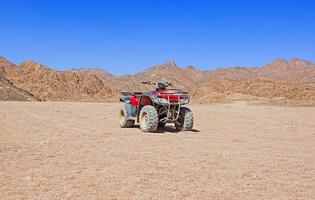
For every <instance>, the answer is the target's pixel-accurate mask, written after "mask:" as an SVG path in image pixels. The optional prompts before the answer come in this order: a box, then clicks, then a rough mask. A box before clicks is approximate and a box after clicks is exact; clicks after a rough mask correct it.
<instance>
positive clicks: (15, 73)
mask: <svg viewBox="0 0 315 200" xmlns="http://www.w3.org/2000/svg"><path fill="white" fill-rule="evenodd" d="M6 77H7V78H8V79H9V80H10V81H11V82H12V83H13V84H14V85H15V86H16V87H19V88H21V89H23V90H26V91H28V92H29V93H31V94H33V95H34V96H35V97H37V98H38V99H41V100H53V101H60V100H61V101H102V100H105V99H106V98H108V97H110V96H111V95H112V94H111V90H110V89H109V88H106V87H105V86H104V84H103V83H102V81H101V80H100V79H98V78H97V77H96V76H94V75H88V74H80V73H77V72H57V71H54V70H51V69H49V68H47V67H45V66H43V65H40V64H37V63H35V62H32V61H29V62H24V63H22V64H21V65H20V66H19V67H16V68H14V69H13V70H10V71H8V72H7V75H6Z"/></svg>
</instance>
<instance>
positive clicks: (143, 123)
mask: <svg viewBox="0 0 315 200" xmlns="http://www.w3.org/2000/svg"><path fill="white" fill-rule="evenodd" d="M139 122H140V129H141V130H142V131H144V132H155V131H156V130H157V127H158V123H159V117H158V113H157V111H156V109H155V107H153V106H151V105H147V106H144V107H142V109H141V111H140V115H139Z"/></svg>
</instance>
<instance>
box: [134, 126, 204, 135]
mask: <svg viewBox="0 0 315 200" xmlns="http://www.w3.org/2000/svg"><path fill="white" fill-rule="evenodd" d="M129 128H140V125H139V124H136V125H134V126H132V127H129ZM180 132H182V131H179V130H177V129H176V128H175V127H174V126H171V125H166V126H164V127H160V128H158V129H157V130H156V131H155V132H154V133H180ZM185 132H188V133H189V132H193V133H199V132H201V131H200V130H198V129H194V128H193V129H191V130H189V131H185Z"/></svg>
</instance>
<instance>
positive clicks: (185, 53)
mask: <svg viewBox="0 0 315 200" xmlns="http://www.w3.org/2000/svg"><path fill="white" fill-rule="evenodd" d="M0 8H1V12H0V55H1V56H4V57H6V58H7V59H9V60H10V61H12V62H14V63H16V64H19V63H21V62H22V61H25V60H35V61H37V62H39V63H42V64H44V65H47V66H49V67H51V68H54V69H57V70H67V69H70V68H72V67H102V68H104V69H105V70H107V71H108V72H110V73H113V74H115V75H122V74H133V73H136V72H139V71H142V70H144V69H146V68H148V67H150V66H152V65H156V64H162V63H164V62H165V61H167V60H173V61H175V62H176V63H177V64H178V65H180V66H187V65H193V66H195V67H197V68H199V69H201V70H211V69H214V68H217V67H228V66H261V65H264V64H267V63H269V62H271V61H273V60H274V59H277V58H285V59H291V58H293V57H300V58H303V59H306V60H310V61H315V1H311V0H309V1H306V0H295V1H293V0H292V1H290V0H286V1H285V0H273V1H271V0H260V1H259V0H257V1H254V0H251V1H250V0H247V1H245V0H243V1H242V0H239V1H237V0H234V1H227V0H216V1H210V0H209V1H206V0H205V1H202V0H199V1H198V0H146V1H145V0H108V1H105V0H103V1H100V0H89V1H88V0H50V1H47V0H46V1H45V0H2V1H0Z"/></svg>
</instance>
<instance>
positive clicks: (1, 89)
mask: <svg viewBox="0 0 315 200" xmlns="http://www.w3.org/2000/svg"><path fill="white" fill-rule="evenodd" d="M14 68H15V65H14V64H12V63H10V62H8V61H7V60H6V59H4V58H3V57H0V100H10V101H36V100H37V99H36V98H35V97H34V96H33V95H32V94H31V93H29V92H27V91H25V90H22V89H20V88H18V87H15V86H14V85H13V84H12V83H11V82H10V81H9V80H8V79H7V78H5V76H6V74H7V71H11V70H12V69H14Z"/></svg>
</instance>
